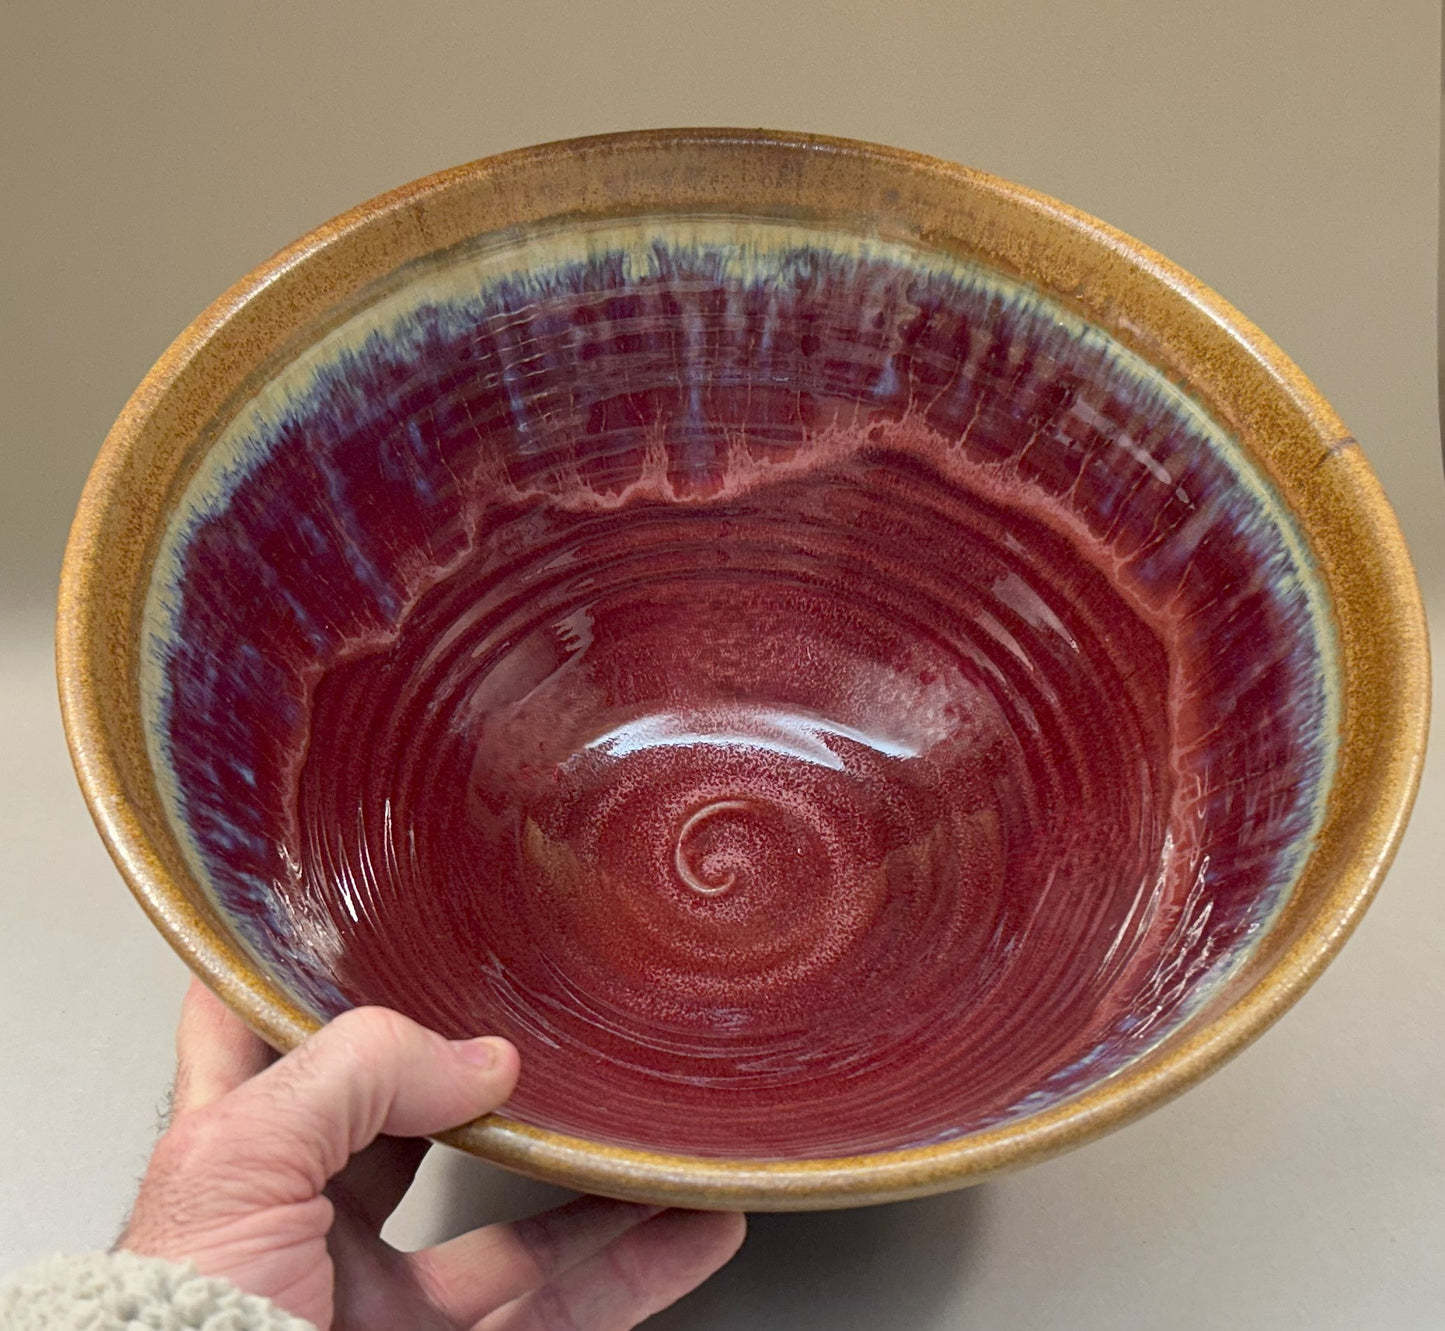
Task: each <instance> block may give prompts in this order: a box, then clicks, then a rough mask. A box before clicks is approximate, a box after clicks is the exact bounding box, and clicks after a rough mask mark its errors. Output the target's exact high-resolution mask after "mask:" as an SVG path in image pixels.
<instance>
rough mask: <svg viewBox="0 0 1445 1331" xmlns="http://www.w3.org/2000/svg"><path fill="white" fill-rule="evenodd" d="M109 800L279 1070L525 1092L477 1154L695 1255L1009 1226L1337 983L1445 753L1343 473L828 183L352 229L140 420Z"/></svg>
mask: <svg viewBox="0 0 1445 1331" xmlns="http://www.w3.org/2000/svg"><path fill="white" fill-rule="evenodd" d="M59 662H60V680H61V687H62V693H63V699H64V707H65V719H66V725H67V730H68V734H69V737H70V743H71V747H72V751H73V754H74V758H75V762H76V766H77V769H78V771H79V774H80V779H81V783H82V785H83V787H84V790H85V793H86V796H87V798H88V800H89V801H90V806H91V809H92V812H93V813H94V815H95V818H96V821H97V822H98V824H99V826H100V829H101V832H102V834H103V835H104V837H105V839H106V841H107V843H108V845H109V846H110V848H111V851H112V853H113V854H114V855H115V857H116V860H117V862H118V863H119V865H120V867H121V869H122V871H123V872H124V874H125V876H126V878H127V880H128V881H129V883H130V885H131V887H132V888H133V889H134V891H135V893H136V894H137V896H138V897H139V899H140V901H141V903H142V904H143V905H144V906H145V908H146V909H147V910H148V911H149V912H150V914H151V916H152V918H153V919H154V920H155V922H156V924H157V925H158V926H159V927H160V928H161V930H162V931H163V932H164V933H165V935H166V936H167V938H168V939H169V940H170V941H171V943H172V944H173V945H174V946H175V947H176V949H177V950H178V951H179V952H180V953H181V955H182V956H183V957H184V958H185V959H186V961H187V962H188V963H189V964H190V965H191V966H192V967H193V968H194V969H195V970H196V971H197V972H199V973H200V974H201V975H202V976H203V977H204V978H205V979H206V980H207V981H208V982H209V983H210V984H211V985H212V986H213V987H214V988H215V989H216V990H217V991H218V992H219V993H220V994H221V995H222V996H223V997H224V998H225V999H226V1000H227V1001H228V1002H229V1003H230V1004H231V1005H232V1006H233V1007H234V1008H235V1009H236V1010H237V1011H238V1012H239V1013H240V1014H241V1015H242V1016H243V1017H245V1019H246V1020H247V1021H248V1022H250V1023H251V1024H252V1025H253V1026H254V1028H255V1029H256V1030H258V1031H259V1032H261V1033H262V1034H263V1035H264V1036H265V1037H266V1038H267V1039H268V1040H270V1041H271V1042H272V1043H273V1044H275V1045H277V1046H278V1047H282V1048H284V1047H287V1046H290V1045H291V1044H293V1043H295V1042H296V1041H297V1040H299V1039H300V1038H302V1037H303V1036H304V1035H305V1033H306V1032H307V1031H308V1030H310V1029H311V1028H313V1027H314V1026H315V1025H316V1024H317V1022H318V1021H319V1020H321V1019H324V1018H325V1017H327V1016H329V1015H331V1014H334V1013H336V1012H338V1011H340V1010H342V1009H344V1008H346V1007H348V1006H350V1005H352V1004H356V1003H362V1002H368V1003H385V1004H388V1005H390V1006H394V1007H396V1008H399V1009H401V1010H402V1011H405V1012H407V1013H409V1014H410V1015H412V1016H414V1017H416V1018H418V1019H419V1020H421V1021H424V1022H426V1023H428V1024H429V1025H431V1026H433V1027H435V1028H437V1029H439V1030H441V1031H443V1032H445V1033H447V1034H448V1035H452V1036H457V1035H461V1034H468V1033H474V1032H479V1031H489V1032H501V1033H504V1034H506V1035H507V1036H509V1037H510V1038H512V1039H513V1040H515V1041H516V1042H517V1044H518V1045H519V1046H520V1047H521V1050H522V1055H523V1068H524V1072H523V1076H522V1081H521V1084H520V1086H519V1088H518V1090H517V1093H516V1096H515V1098H514V1100H513V1101H512V1102H511V1104H510V1105H509V1106H508V1108H507V1112H506V1114H505V1115H499V1116H495V1117H491V1118H488V1119H484V1120H481V1121H479V1122H476V1123H473V1124H470V1125H468V1126H465V1127H463V1128H460V1129H458V1130H457V1131H456V1132H454V1133H452V1134H450V1137H449V1140H451V1141H453V1142H455V1143H456V1144H457V1145H459V1146H462V1147H464V1148H466V1149H468V1150H471V1151H475V1152H476V1153H478V1154H480V1155H483V1156H487V1157H490V1158H491V1159H493V1160H496V1161H499V1162H501V1163H502V1164H504V1165H508V1166H511V1167H513V1168H517V1169H520V1170H523V1171H525V1172H528V1173H531V1174H534V1175H536V1176H539V1177H542V1178H546V1179H551V1180H554V1181H558V1182H561V1183H565V1184H569V1185H572V1186H574V1187H577V1188H581V1189H590V1190H594V1191H598V1192H603V1193H610V1194H613V1195H616V1196H622V1197H632V1198H638V1199H644V1200H650V1201H657V1202H667V1203H680V1204H686V1205H692V1206H718V1207H720V1206H728V1207H733V1206H746V1207H771V1208H788V1207H821V1206H838V1205H849V1204H861V1203H867V1202H875V1201H880V1200H885V1199H893V1198H899V1197H904V1196H909V1195H916V1194H920V1193H925V1192H929V1191H933V1190H938V1189H942V1188H948V1187H954V1186H958V1185H961V1184H965V1183H969V1182H973V1181H976V1180H978V1179H980V1178H983V1177H985V1176H987V1175H989V1174H991V1173H993V1172H995V1171H998V1170H1001V1169H1004V1168H1007V1167H1011V1166H1016V1165H1019V1164H1023V1163H1025V1162H1028V1161H1033V1160H1038V1159H1040V1158H1042V1157H1044V1156H1046V1155H1048V1154H1050V1153H1052V1152H1056V1151H1058V1150H1061V1149H1063V1148H1065V1147H1067V1146H1070V1145H1073V1144H1076V1143H1079V1142H1082V1141H1084V1140H1086V1139H1088V1138H1090V1137H1093V1136H1096V1135H1097V1134H1099V1133H1100V1132H1103V1131H1104V1130H1105V1129H1107V1128H1110V1127H1113V1126H1115V1125H1117V1124H1119V1123H1122V1122H1123V1121H1124V1120H1126V1119H1128V1118H1130V1117H1132V1116H1134V1115H1136V1114H1138V1113H1140V1112H1141V1111H1143V1110H1145V1109H1147V1108H1149V1107H1150V1106H1153V1105H1156V1104H1158V1103H1159V1102H1160V1101H1161V1100H1163V1099H1164V1098H1166V1097H1168V1096H1170V1095H1172V1094H1174V1093H1176V1092H1178V1091H1180V1090H1182V1089H1183V1088H1184V1087H1186V1086H1188V1085H1189V1084H1190V1083H1191V1082H1192V1081H1194V1080H1195V1079H1197V1078H1198V1077H1199V1076H1201V1075H1202V1074H1203V1073H1205V1072H1207V1071H1208V1070H1209V1069H1211V1068H1213V1067H1215V1066H1217V1065H1218V1064H1219V1063H1220V1062H1221V1061H1222V1060H1223V1059H1225V1058H1226V1057H1227V1056H1228V1055H1230V1054H1231V1053H1233V1052H1234V1051H1235V1050H1237V1049H1238V1048H1240V1046H1241V1045H1243V1044H1244V1043H1245V1042H1246V1041H1247V1040H1249V1039H1250V1038H1252V1037H1253V1036H1255V1035H1257V1034H1258V1033H1259V1032H1260V1031H1261V1030H1262V1029H1263V1028H1264V1027H1265V1026H1266V1025H1268V1024H1269V1022H1270V1021H1272V1020H1273V1019H1274V1018H1275V1017H1276V1016H1278V1015H1279V1013H1280V1012H1281V1011H1283V1009H1284V1008H1285V1007H1287V1006H1288V1005H1289V1004H1290V1003H1291V1002H1292V1001H1293V1000H1294V999H1295V998H1296V997H1297V996H1298V995H1299V994H1300V992H1301V991H1302V990H1303V989H1304V988H1305V987H1306V986H1307V985H1308V984H1309V983H1310V981H1311V980H1312V979H1313V978H1314V977H1315V976H1316V975H1317V974H1318V973H1319V971H1320V969H1321V967H1322V966H1323V965H1324V964H1325V962H1326V961H1327V960H1328V959H1329V957H1330V956H1331V955H1332V954H1333V952H1334V951H1335V949H1336V948H1338V947H1339V945H1340V943H1341V942H1342V941H1343V939H1344V938H1345V936H1346V935H1347V934H1348V932H1349V931H1350V928H1351V927H1352V926H1353V924H1354V923H1355V921H1356V920H1357V919H1358V917H1359V914H1360V912H1361V911H1362V910H1363V908H1364V906H1365V904H1366V903H1367V901H1368V900H1369V898H1370V896H1371V894H1372V893H1373V891H1374V890H1375V887H1376V885H1377V884H1378V882H1379V880H1380V876H1381V875H1382V873H1383V872H1384V870H1385V867H1386V864H1387V862H1388V860H1389V858H1390V855H1391V853H1392V851H1393V848H1394V846H1395V843H1396V840H1397V838H1398V836H1399V833H1400V830H1401V827H1402V825H1403V822H1404V819H1405V817H1406V814H1407V811H1408V808H1409V805H1410V801H1411V799H1412V797H1413V793H1414V790H1415V785H1416V781H1417V777H1418V773H1419V768H1420V761H1421V754H1422V748H1423V742H1424V734H1425V724H1426V711H1427V706H1428V703H1427V696H1426V695H1427V675H1426V646H1425V637H1424V629H1423V623H1422V615H1421V608H1420V602H1419V598H1418V593H1417V588H1416V584H1415V580H1414V576H1413V573H1412V570H1411V566H1410V563H1409V560H1408V557H1407V554H1406V552H1405V549H1404V547H1403V545H1402V543H1401V538H1400V534H1399V532H1398V530H1397V528H1396V525H1395V522H1394V519H1393V517H1392V515H1391V513H1390V510H1389V508H1388V506H1387V504H1386V502H1385V500H1384V498H1383V496H1382V494H1381V492H1380V488H1379V486H1378V484H1377V483H1376V481H1375V479H1374V477H1373V475H1372V474H1371V472H1370V470H1369V468H1368V467H1367V465H1366V463H1365V461H1364V459H1363V458H1362V456H1361V454H1360V450H1359V448H1358V447H1357V446H1356V444H1355V442H1354V440H1352V439H1351V438H1350V436H1349V435H1348V433H1347V432H1346V431H1345V429H1344V427H1343V426H1342V425H1341V424H1340V422H1339V421H1338V420H1337V419H1336V417H1335V415H1334V413H1333V412H1332V411H1331V410H1330V409H1329V407H1328V406H1327V405H1326V404H1325V403H1324V402H1323V401H1322V400H1321V399H1320V397H1319V395H1318V394H1317V393H1316V392H1315V390H1314V389H1313V388H1312V387H1311V386H1310V385H1309V384H1308V383H1307V382H1306V381H1305V379H1304V378H1303V377H1302V376H1301V374H1300V373H1299V371H1298V370H1297V369H1296V368H1295V367H1294V366H1293V365H1292V364H1291V363H1290V362H1289V361H1287V360H1286V359H1285V358H1284V356H1282V355H1281V354H1280V352H1279V351H1278V350H1277V349H1276V348H1275V347H1274V346H1273V345H1272V344H1271V343H1270V342H1269V341H1268V340H1267V339H1266V338H1265V337H1264V336H1263V335H1262V334H1261V333H1260V332H1259V331H1258V330H1256V329H1255V328H1254V327H1253V326H1252V325H1250V324H1249V323H1248V322H1247V321H1245V320H1244V319H1243V318H1242V317H1241V316H1240V315H1238V314H1237V313H1235V312H1234V311H1233V310H1232V309H1230V308H1229V307H1228V306H1227V305H1226V304H1225V303H1224V302H1223V301H1221V300H1220V299H1219V298H1218V297H1217V296H1215V295H1214V294H1213V293H1211V292H1210V291H1208V290H1206V289H1205V288H1204V287H1202V286H1201V285H1200V284H1199V283H1197V282H1196V281H1194V280H1193V279H1192V278H1190V277H1189V276H1187V275H1186V274H1184V273H1182V272H1180V271H1179V270H1178V269H1177V268H1174V267H1173V266H1171V265H1170V264H1169V263H1167V262H1166V261H1165V260H1163V259H1162V258H1160V257H1159V256H1158V255H1156V254H1154V253H1152V252H1151V251H1149V250H1147V249H1146V248H1144V247H1143V246H1142V245H1140V244H1138V243H1137V242H1135V241H1133V240H1130V239H1128V238H1127V237H1125V236H1122V235H1120V234H1119V233H1118V232H1116V231H1113V230H1111V229H1110V228H1108V227H1107V226H1105V225H1103V224H1102V223H1100V222H1097V221H1094V220H1092V219H1090V218H1087V217H1084V216H1082V215H1081V214H1079V213H1077V212H1074V211H1073V210H1071V209H1069V208H1066V207H1064V206H1063V205H1061V204H1058V203H1055V202H1053V201H1051V200H1049V199H1045V198H1042V197H1040V196H1038V195H1036V194H1032V193H1030V192H1028V191H1026V190H1023V189H1020V188H1018V187H1017V186H1014V185H1010V184H1007V183H1005V182H1003V181H999V180H996V179H993V178H990V177H988V176H984V175H980V174H978V173H975V172H972V171H967V170H964V169H962V168H959V167H955V166H950V165H948V164H946V163H943V162H938V161H933V160H930V159H926V158H922V157H918V156H914V155H911V154H908V153H903V152H898V151H893V150H890V149H885V148H877V147H871V146H867V145H862V144H856V143H848V142H842V141H838V140H830V139H819V138H811V137H805V136H798V135H786V134H770V133H760V132H751V131H748V132H733V131H671V132H658V133H644V134H635V135H622V136H616V137H609V138H601V139H587V140H580V141H576V142H570V143H561V144H553V145H549V146H545V147H541V148H536V149H530V150H527V151H522V152H516V153H510V154H507V155H505V156H502V157H498V158H493V159H490V160H487V161H483V162H480V163H476V164H474V165H471V166H466V167H462V168H460V169H458V170H455V171H450V172H446V173H443V174H441V175H438V176H434V177H431V178H429V179H427V180H423V181H421V182H419V183H417V184H414V185H410V186H407V187H406V188H404V189H401V190H399V191H397V192H396V193H393V194H390V195H387V196H385V197H383V198H380V199H377V200H375V201H373V202H371V203H369V204H365V205H363V206H362V207H361V208H359V209H357V210H356V211H354V212H352V213H349V214H347V215H346V216H344V217H341V218H339V219H338V220H337V221H335V222H332V223H330V224H329V225H327V226H325V227H323V228H321V229H320V230H319V231H316V232H314V233H313V234H312V235H310V236H308V237H307V238H306V239H304V240H302V241H300V242H298V243H297V244H296V245H295V246H293V247H292V248H290V249H288V250H286V251H284V252H283V253H282V254H280V255H278V256H277V257H276V258H275V259H273V260H271V261H270V262H269V263H267V264H265V265H264V266H262V267H261V268H260V269H258V270H257V271H256V272H255V273H253V274H252V275H251V276H249V277H247V278H246V279H245V280H244V281H242V282H241V283H240V285H238V286H237V287H235V288H234V289H233V290H231V291H230V292H229V293H227V294H226V295H225V296H223V297H222V298H221V299H220V300H219V301H218V302H217V303H216V304H215V305H213V306H212V307H211V309H209V310H208V311H207V312H206V313H205V314H204V315H202V316H201V318H200V319H199V320H198V321H197V322H196V323H195V324H193V325H192V326H191V327H190V328H189V329H188V330H187V331H186V332H184V333H183V334H182V335H181V337H180V338H179V340H178V341H177V342H176V343H175V345H174V346H173V347H172V348H171V349H170V350H169V351H168V352H167V353H166V355H165V356H164V357H163V358H162V360H161V361H160V363H159V364H158V365H157V366H156V367H155V369H154V370H153V371H152V372H151V374H150V376H149V377H148V378H147V379H146V381H145V382H144V384H143V385H142V386H141V388H140V389H139V390H138V392H137V393H136V395H135V397H134V398H133V399H132V400H131V402H130V404H129V405H128V406H127V407H126V409H125V411H124V413H123V414H122V416H121V418H120V420H119V421H118V423H117V424H116V426H115V429H114V431H113V432H112V434H111V436H110V438H109V439H108V440H107V442H106V445H105V448H104V451H103V452H102V454H101V457H100V460H99V461H98V463H97V464H96V468H95V470H94V473H93V474H92V476H91V479H90V483H89V485H88V487H87V489H86V492H85V496H84V499H83V501H82V503H81V507H80V512H79V516H78V518H77V520H76V525H75V528H74V533H73V536H72V539H71V544H70V548H69V554H68V557H67V561H66V565H65V572H64V580H63V590H62V598H61V608H60V638H59Z"/></svg>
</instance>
